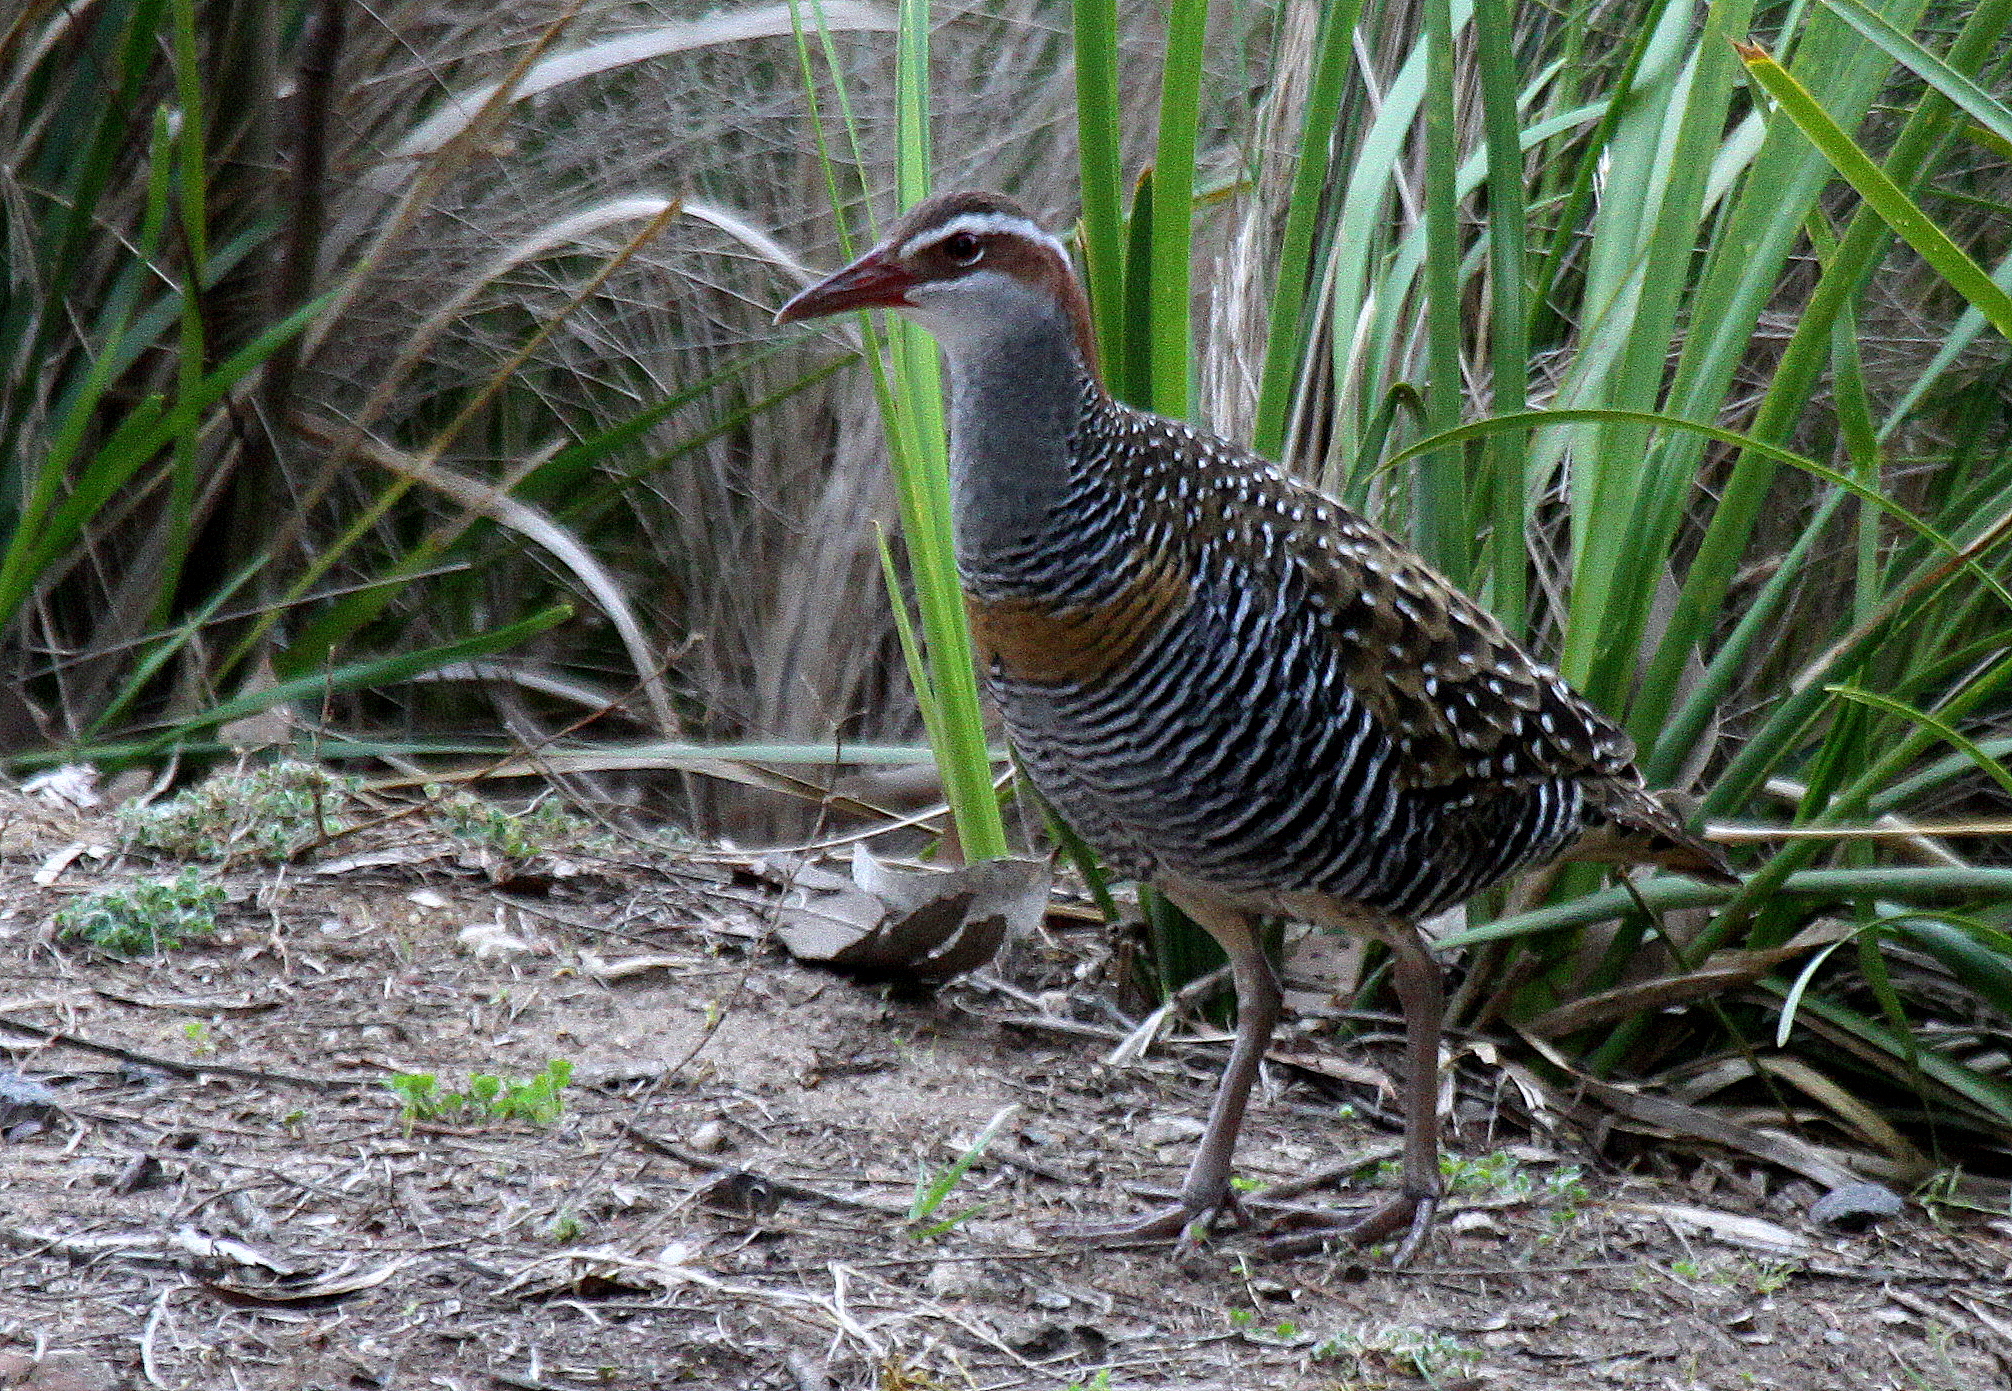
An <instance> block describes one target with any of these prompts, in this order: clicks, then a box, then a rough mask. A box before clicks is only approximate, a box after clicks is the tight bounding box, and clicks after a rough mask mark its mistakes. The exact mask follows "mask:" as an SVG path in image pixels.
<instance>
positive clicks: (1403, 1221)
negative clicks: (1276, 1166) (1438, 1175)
mask: <svg viewBox="0 0 2012 1391" xmlns="http://www.w3.org/2000/svg"><path fill="white" fill-rule="evenodd" d="M1438 1207H1439V1201H1438V1199H1436V1198H1415V1197H1413V1196H1411V1195H1410V1194H1408V1193H1404V1194H1399V1195H1398V1196H1397V1197H1395V1198H1392V1199H1391V1200H1390V1201H1389V1202H1387V1203H1384V1204H1383V1205H1382V1206H1381V1207H1378V1208H1377V1209H1376V1210H1375V1211H1373V1212H1371V1213H1370V1214H1369V1215H1368V1216H1366V1217H1358V1218H1356V1219H1354V1220H1352V1221H1351V1220H1347V1219H1346V1218H1344V1217H1343V1216H1342V1215H1341V1214H1339V1213H1337V1214H1336V1215H1335V1218H1334V1220H1333V1221H1332V1222H1331V1223H1326V1224H1323V1225H1320V1226H1316V1227H1312V1228H1311V1229H1308V1228H1307V1227H1305V1225H1304V1224H1305V1223H1306V1222H1307V1220H1308V1219H1307V1216H1306V1214H1304V1213H1296V1214H1294V1222H1295V1224H1296V1225H1297V1226H1298V1227H1299V1229H1298V1230H1295V1231H1293V1232H1291V1233H1290V1234H1288V1235H1284V1236H1275V1237H1272V1238H1270V1239H1268V1240H1267V1241H1266V1242H1265V1243H1264V1249H1265V1251H1266V1252H1267V1253H1268V1254H1270V1255H1273V1256H1304V1255H1310V1254H1312V1253H1313V1252H1315V1251H1318V1250H1320V1249H1322V1248H1323V1247H1325V1246H1327V1245H1328V1244H1329V1243H1330V1242H1335V1241H1345V1242H1347V1243H1348V1244H1349V1245H1351V1246H1374V1245H1376V1244H1377V1243H1378V1242H1380V1241H1385V1240H1388V1239H1389V1238H1390V1237H1392V1236H1394V1235H1395V1234H1396V1233H1397V1232H1399V1231H1403V1232H1404V1240H1403V1241H1401V1242H1400V1243H1399V1244H1398V1247H1397V1250H1396V1251H1395V1252H1394V1253H1393V1254H1392V1255H1391V1258H1390V1263H1391V1265H1392V1266H1393V1267H1398V1266H1403V1265H1405V1264H1407V1263H1408V1262H1409V1261H1410V1260H1411V1258H1412V1257H1413V1256H1414V1255H1416V1254H1417V1253H1418V1247H1419V1245H1420V1243H1422V1242H1423V1241H1424V1240H1425V1236H1426V1233H1427V1232H1429V1231H1430V1230H1431V1229H1432V1217H1433V1214H1434V1213H1435V1212H1436V1211H1437V1210H1438Z"/></svg>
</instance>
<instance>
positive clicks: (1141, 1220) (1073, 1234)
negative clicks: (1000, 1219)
mask: <svg viewBox="0 0 2012 1391" xmlns="http://www.w3.org/2000/svg"><path fill="white" fill-rule="evenodd" d="M1223 1207H1224V1205H1223V1203H1222V1202H1221V1201H1217V1202H1214V1203H1191V1202H1188V1201H1186V1200H1183V1201H1181V1202H1178V1203H1174V1204H1172V1205H1171V1206H1168V1207H1164V1208H1161V1209H1160V1210H1159V1211H1158V1212H1149V1213H1147V1214H1146V1215H1145V1216H1143V1217H1137V1218H1130V1219H1124V1220H1119V1221H1113V1222H1066V1223H1056V1224H1054V1225H1052V1226H1047V1227H1043V1228H1042V1231H1043V1232H1044V1233H1045V1234H1046V1235H1049V1236H1053V1237H1059V1238H1061V1239H1063V1240H1066V1241H1082V1242H1088V1243H1090V1244H1091V1245H1094V1246H1129V1245H1131V1244H1133V1243H1134V1242H1159V1241H1173V1242H1179V1243H1181V1244H1183V1245H1192V1244H1194V1242H1195V1241H1196V1239H1197V1236H1198V1234H1199V1233H1200V1232H1203V1231H1206V1230H1207V1229H1208V1226H1209V1224H1210V1223H1211V1222H1213V1221H1214V1220H1215V1218H1216V1215H1217V1214H1218V1213H1220V1212H1221V1211H1222V1210H1223Z"/></svg>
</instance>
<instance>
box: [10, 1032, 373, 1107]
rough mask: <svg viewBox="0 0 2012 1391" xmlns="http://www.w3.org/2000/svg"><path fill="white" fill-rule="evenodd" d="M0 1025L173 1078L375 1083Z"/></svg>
mask: <svg viewBox="0 0 2012 1391" xmlns="http://www.w3.org/2000/svg"><path fill="white" fill-rule="evenodd" d="M0 1028H6V1029H15V1030H18V1031H19V1032H21V1033H24V1034H28V1035H29V1036H31V1037H33V1038H39V1039H41V1040H42V1041H43V1042H45V1043H59V1044H62V1045H63V1046H64V1047H66V1048H75V1049H79V1050H81V1051H82V1052H85V1053H97V1054H100V1055H102V1056H104V1057H107V1058H117V1059H119V1061H121V1062H128V1063H137V1064H138V1065H139V1066H141V1067H151V1068H155V1069H157V1070H158V1071H161V1072H167V1073H172V1074H174V1075H175V1076H177V1077H206V1076H207V1077H236V1078H239V1079H241V1080H243V1081H247V1082H278V1083H282V1084H284V1085H286V1086H290V1087H313V1088H315V1089H317V1090H321V1091H344V1090H348V1089H350V1088H354V1087H374V1086H376V1085H377V1082H376V1081H375V1080H374V1079H372V1080H365V1079H363V1078H352V1077H303V1076H301V1075H300V1074H299V1073H294V1072H263V1071H261V1070H259V1069H258V1068H255V1067H233V1066H232V1065H231V1064H229V1063H203V1064H201V1065H197V1064H194V1063H183V1062H176V1061H175V1060H174V1059H172V1058H157V1057H155V1056H154V1055H153V1054H151V1053H140V1052H136V1051H134V1050H133V1049H131V1048H121V1047H119V1046H118V1045H117V1044H115V1043H98V1042H96V1041H95V1040H92V1039H88V1038H85V1037H83V1036H82V1035H80V1034H71V1033H65V1032H63V1031H62V1030H61V1029H45V1028H43V1027H42V1026H41V1025H40V1024H30V1023H27V1022H26V1021H24V1020H20V1019H9V1018H7V1017H6V1016H5V1015H0Z"/></svg>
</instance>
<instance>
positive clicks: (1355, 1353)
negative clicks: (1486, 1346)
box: [1312, 1324, 1481, 1383]
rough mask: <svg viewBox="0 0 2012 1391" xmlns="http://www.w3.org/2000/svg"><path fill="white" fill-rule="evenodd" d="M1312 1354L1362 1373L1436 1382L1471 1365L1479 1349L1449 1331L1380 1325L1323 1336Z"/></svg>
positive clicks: (1473, 1363)
mask: <svg viewBox="0 0 2012 1391" xmlns="http://www.w3.org/2000/svg"><path fill="white" fill-rule="evenodd" d="M1312 1357H1313V1360H1314V1361H1316V1362H1353V1363H1354V1364H1355V1367H1356V1369H1357V1372H1358V1373H1359V1374H1363V1375H1367V1374H1368V1373H1370V1372H1372V1371H1375V1372H1386V1373H1395V1374H1397V1375H1400V1376H1408V1377H1417V1378H1419V1379H1420V1380H1423V1381H1426V1382H1432V1383H1437V1382H1438V1381H1440V1380H1442V1379H1444V1378H1446V1377H1448V1376H1452V1375H1456V1374H1458V1373H1461V1372H1464V1371H1467V1370H1468V1369H1470V1368H1472V1367H1473V1366H1474V1365H1475V1364H1476V1363H1478V1362H1479V1361H1480V1360H1481V1351H1480V1349H1479V1348H1470V1347H1468V1346H1466V1345H1465V1344H1463V1343H1462V1342H1460V1340H1459V1339H1457V1338H1455V1337H1453V1336H1452V1335H1451V1334H1447V1333H1428V1332H1426V1331H1425V1330H1424V1329H1421V1328H1411V1327H1407V1326H1403V1325H1398V1324H1382V1325H1377V1326H1371V1325H1364V1326H1363V1327H1361V1328H1357V1329H1355V1330H1353V1331H1351V1332H1347V1333H1338V1334H1336V1335H1334V1336H1333V1337H1331V1338H1324V1339H1322V1340H1321V1341H1320V1342H1318V1343H1316V1344H1315V1345H1314V1348H1313V1352H1312Z"/></svg>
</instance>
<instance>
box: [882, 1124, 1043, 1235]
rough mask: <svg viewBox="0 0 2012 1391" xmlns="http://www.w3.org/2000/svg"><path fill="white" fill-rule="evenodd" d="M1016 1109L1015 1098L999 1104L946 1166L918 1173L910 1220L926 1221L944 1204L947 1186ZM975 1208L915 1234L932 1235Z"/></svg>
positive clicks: (961, 1174) (951, 1185)
mask: <svg viewBox="0 0 2012 1391" xmlns="http://www.w3.org/2000/svg"><path fill="white" fill-rule="evenodd" d="M1019 1109H1020V1106H1019V1103H1017V1102H1015V1103H1013V1104H1012V1105H1008V1106H1002V1107H1000V1108H999V1110H998V1112H997V1113H996V1114H995V1115H994V1116H993V1117H992V1119H991V1120H989V1121H987V1122H985V1128H984V1129H983V1130H981V1131H979V1132H978V1138H977V1139H975V1140H973V1141H972V1142H971V1144H970V1145H969V1147H967V1148H966V1149H965V1151H964V1153H962V1154H960V1155H958V1156H957V1158H956V1159H954V1160H952V1161H951V1163H950V1165H949V1167H947V1168H945V1169H944V1170H943V1171H942V1172H941V1173H939V1174H937V1175H936V1176H935V1177H934V1178H929V1177H928V1176H927V1175H918V1176H917V1178H916V1180H915V1201H913V1202H912V1203H910V1204H909V1205H908V1220H909V1221H910V1222H911V1223H921V1222H928V1221H929V1220H930V1219H931V1218H932V1217H934V1216H935V1215H936V1210H937V1209H938V1208H940V1207H942V1206H943V1200H944V1199H945V1198H947V1197H949V1196H950V1190H951V1189H953V1188H955V1187H956V1186H957V1185H958V1183H959V1181H961V1180H962V1179H963V1177H964V1175H965V1173H966V1172H967V1171H968V1170H969V1169H970V1168H971V1166H972V1165H973V1164H975V1163H977V1162H978V1159H979V1156H981V1155H983V1154H984V1153H985V1151H986V1150H987V1149H988V1148H989V1147H990V1146H991V1144H992V1142H993V1141H994V1140H996V1139H998V1138H999V1132H1000V1131H1001V1130H1003V1129H1005V1127H1006V1122H1007V1121H1008V1120H1010V1119H1012V1116H1013V1113H1014V1112H1015V1111H1017V1110H1019ZM976 1211H977V1210H976V1209H972V1210H970V1211H966V1212H961V1213H958V1214H957V1215H955V1216H954V1217H950V1218H948V1219H946V1220H944V1221H941V1222H937V1223H934V1224H933V1225H930V1226H927V1227H924V1228H922V1230H920V1231H918V1232H915V1233H914V1235H915V1236H916V1237H918V1238H921V1237H931V1236H935V1235H937V1234H938V1233H939V1232H946V1231H948V1230H950V1228H952V1227H954V1226H956V1225H957V1224H958V1223H959V1222H962V1221H965V1220H966V1219H968V1218H970V1217H972V1216H973V1215H974V1214H975V1213H976Z"/></svg>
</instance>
